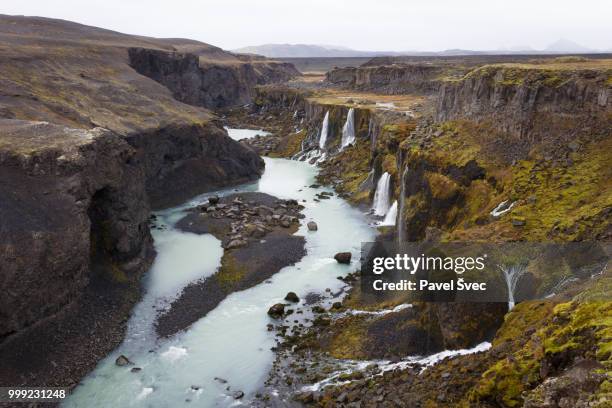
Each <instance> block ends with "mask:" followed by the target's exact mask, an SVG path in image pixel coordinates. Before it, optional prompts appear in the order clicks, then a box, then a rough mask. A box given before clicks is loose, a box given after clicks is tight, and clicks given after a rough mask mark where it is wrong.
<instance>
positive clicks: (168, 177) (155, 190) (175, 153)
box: [126, 121, 264, 208]
mask: <svg viewBox="0 0 612 408" xmlns="http://www.w3.org/2000/svg"><path fill="white" fill-rule="evenodd" d="M126 141H127V142H128V143H129V144H130V145H132V146H133V147H134V148H135V149H136V151H137V153H138V158H139V161H140V162H141V163H142V166H143V168H144V174H145V180H146V190H147V193H148V196H149V199H150V201H151V205H152V207H153V208H163V207H168V206H172V205H176V204H178V203H181V202H182V201H184V200H186V199H188V198H190V197H193V196H195V195H197V194H199V193H202V192H205V191H210V190H214V189H218V188H220V187H222V186H227V185H232V184H239V183H244V182H247V181H250V180H254V179H257V178H259V176H260V175H261V174H262V173H263V170H264V162H263V160H262V159H261V158H260V157H259V156H258V155H257V154H256V153H255V152H253V151H252V150H251V149H248V148H245V147H244V145H242V144H241V143H239V142H236V141H235V140H232V139H230V138H229V137H228V136H227V133H226V132H225V131H224V130H223V129H222V128H221V125H220V124H219V123H217V122H214V121H213V122H209V123H205V124H192V125H180V124H177V125H170V126H167V127H164V128H161V129H155V130H152V131H150V132H143V133H135V134H133V135H129V136H127V137H126Z"/></svg>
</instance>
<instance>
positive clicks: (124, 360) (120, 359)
mask: <svg viewBox="0 0 612 408" xmlns="http://www.w3.org/2000/svg"><path fill="white" fill-rule="evenodd" d="M115 364H117V365H118V366H119V367H123V366H126V365H128V364H131V361H130V360H129V359H128V358H127V357H126V356H124V355H123V354H122V355H120V356H119V357H117V359H116V360H115Z"/></svg>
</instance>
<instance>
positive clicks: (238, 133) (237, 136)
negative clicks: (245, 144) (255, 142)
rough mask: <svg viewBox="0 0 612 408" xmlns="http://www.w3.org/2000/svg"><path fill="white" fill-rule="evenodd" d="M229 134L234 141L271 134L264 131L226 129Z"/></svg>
mask: <svg viewBox="0 0 612 408" xmlns="http://www.w3.org/2000/svg"><path fill="white" fill-rule="evenodd" d="M225 130H227V134H228V135H229V137H231V138H232V139H234V140H242V139H250V138H252V137H255V136H257V135H260V136H267V135H269V134H270V132H266V131H265V130H263V129H232V128H228V127H225Z"/></svg>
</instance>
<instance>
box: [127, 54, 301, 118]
mask: <svg viewBox="0 0 612 408" xmlns="http://www.w3.org/2000/svg"><path fill="white" fill-rule="evenodd" d="M129 56H130V65H131V66H132V67H133V68H134V69H135V70H136V71H138V72H139V73H141V74H142V75H145V76H147V77H149V78H152V79H154V80H155V81H157V82H159V83H161V84H163V85H165V86H166V87H168V89H170V90H171V91H172V94H173V96H174V97H175V98H176V99H178V100H179V101H182V102H185V103H188V104H191V105H198V106H203V107H206V108H210V109H215V108H226V107H229V106H235V105H240V104H245V103H248V102H249V101H250V100H251V97H252V93H253V91H252V90H253V87H254V86H255V85H263V84H266V83H275V82H276V83H278V82H285V81H287V80H289V79H291V78H293V77H295V76H297V75H299V72H298V71H297V70H296V69H295V68H294V67H293V65H291V64H288V63H283V62H275V61H267V60H263V61H257V60H253V61H246V62H245V61H232V62H223V63H214V62H210V61H205V60H203V61H200V58H199V57H198V56H197V55H195V54H184V53H177V52H167V51H162V50H152V49H145V48H130V49H129Z"/></svg>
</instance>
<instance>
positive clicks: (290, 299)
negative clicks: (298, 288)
mask: <svg viewBox="0 0 612 408" xmlns="http://www.w3.org/2000/svg"><path fill="white" fill-rule="evenodd" d="M285 300H286V301H287V302H293V303H297V302H299V301H300V298H299V297H298V295H296V294H295V292H289V293H287V296H285Z"/></svg>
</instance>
